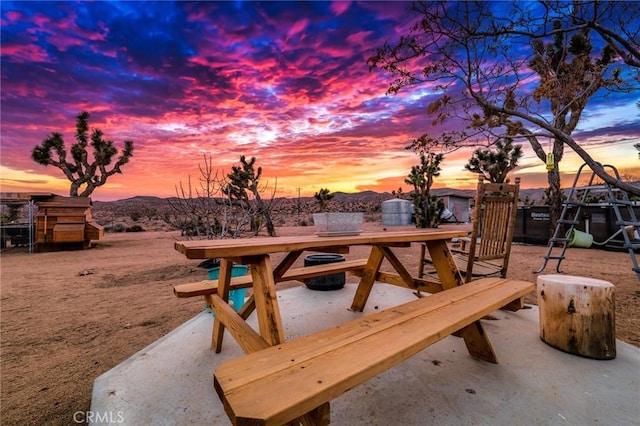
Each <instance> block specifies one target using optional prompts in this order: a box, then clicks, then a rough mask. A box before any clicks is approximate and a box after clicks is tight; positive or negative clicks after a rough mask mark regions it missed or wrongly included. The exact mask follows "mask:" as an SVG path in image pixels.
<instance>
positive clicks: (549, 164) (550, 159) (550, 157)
mask: <svg viewBox="0 0 640 426" xmlns="http://www.w3.org/2000/svg"><path fill="white" fill-rule="evenodd" d="M553 169H554V165H553V152H548V153H547V170H548V171H551V170H553Z"/></svg>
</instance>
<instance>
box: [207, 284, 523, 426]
mask: <svg viewBox="0 0 640 426" xmlns="http://www.w3.org/2000/svg"><path fill="white" fill-rule="evenodd" d="M534 289H535V286H534V284H533V283H530V282H525V281H516V280H508V279H503V278H483V279H480V280H476V281H473V282H471V283H468V284H465V285H463V286H460V287H456V288H453V289H450V290H446V291H442V292H440V293H437V294H433V295H431V296H429V297H425V298H421V299H416V300H414V301H411V302H408V303H406V304H403V305H400V306H396V307H393V308H389V309H386V310H384V311H381V312H378V313H375V314H372V315H368V316H364V317H361V318H359V319H356V320H353V321H350V322H347V323H345V324H341V325H339V326H336V327H333V328H329V329H327V330H323V331H320V332H318V333H314V334H311V335H308V336H305V337H301V338H299V339H297V340H293V341H290V342H286V343H284V344H281V345H277V346H273V347H269V348H267V349H264V350H260V351H257V352H254V353H251V354H249V355H245V356H243V357H240V358H237V359H234V360H231V361H228V362H226V363H224V364H222V365H221V366H220V367H219V368H218V369H217V370H216V371H215V373H214V386H215V390H216V392H217V393H218V396H219V397H220V399H221V400H222V402H223V405H224V409H225V411H226V413H227V415H228V416H229V418H230V419H231V421H232V423H233V424H235V425H249V424H251V425H258V424H260V425H283V424H288V423H289V422H292V421H294V420H296V419H297V421H301V422H303V423H304V424H314V425H315V424H322V425H325V424H328V423H329V420H330V416H329V401H331V400H332V399H334V398H336V397H337V396H339V395H341V394H342V393H344V392H346V391H347V390H349V389H351V388H353V387H355V386H357V385H359V384H361V383H363V382H365V381H367V380H368V379H370V378H372V377H374V376H376V375H378V374H379V373H381V372H383V371H385V370H387V369H389V368H391V367H393V366H394V365H396V364H399V363H400V362H402V361H404V360H405V359H407V358H409V357H411V356H413V355H414V354H416V353H417V352H419V351H421V350H422V349H424V348H426V347H427V346H429V345H431V344H433V343H435V342H437V341H439V340H441V339H443V338H444V337H446V336H448V335H450V334H452V333H455V332H456V331H458V330H460V329H462V328H464V327H466V326H468V325H470V324H472V323H474V322H475V321H477V320H479V319H481V318H482V317H483V316H485V315H487V314H489V313H491V312H493V311H495V310H497V309H499V308H501V307H502V306H504V305H506V304H508V303H510V302H511V301H513V300H515V299H518V298H521V297H523V296H524V295H526V294H528V293H530V292H531V291H534Z"/></svg>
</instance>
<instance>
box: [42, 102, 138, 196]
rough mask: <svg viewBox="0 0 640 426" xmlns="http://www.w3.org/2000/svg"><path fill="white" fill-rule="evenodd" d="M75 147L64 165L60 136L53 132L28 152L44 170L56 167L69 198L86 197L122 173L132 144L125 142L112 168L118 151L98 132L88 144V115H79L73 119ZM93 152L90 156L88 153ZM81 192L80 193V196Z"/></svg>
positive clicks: (83, 113) (131, 154)
mask: <svg viewBox="0 0 640 426" xmlns="http://www.w3.org/2000/svg"><path fill="white" fill-rule="evenodd" d="M75 136H76V143H74V144H73V145H71V161H67V151H66V150H65V147H64V139H63V138H62V134H60V133H57V132H54V133H52V134H51V135H50V136H48V137H47V138H46V139H44V140H43V141H42V143H41V144H40V145H37V146H36V147H34V148H33V151H31V158H32V159H33V160H34V161H36V162H37V163H40V164H42V165H44V166H49V165H51V166H55V167H57V168H59V169H60V170H62V173H64V175H65V176H66V177H67V179H69V180H70V181H71V188H70V189H69V195H70V196H72V197H88V196H89V195H91V194H92V193H93V191H95V189H96V188H97V187H99V186H102V185H104V184H105V183H106V182H107V179H108V178H109V176H113V175H114V174H116V173H122V170H121V168H122V166H124V165H125V164H127V163H128V162H129V159H130V158H131V157H132V156H133V142H132V141H125V142H124V149H123V150H122V153H121V154H120V156H119V157H118V160H117V161H116V163H115V164H114V165H113V167H112V168H111V170H107V166H109V165H111V162H112V161H113V156H114V155H116V154H117V153H118V150H117V149H116V147H115V146H114V145H113V142H112V141H109V140H105V139H104V137H103V133H102V131H101V130H100V129H93V131H92V132H91V142H89V113H88V112H86V111H84V112H81V113H80V114H79V115H78V116H77V118H76V135H75ZM89 144H91V147H92V148H93V152H92V156H90V155H89V153H88V152H87V149H88V146H89ZM80 191H81V192H80Z"/></svg>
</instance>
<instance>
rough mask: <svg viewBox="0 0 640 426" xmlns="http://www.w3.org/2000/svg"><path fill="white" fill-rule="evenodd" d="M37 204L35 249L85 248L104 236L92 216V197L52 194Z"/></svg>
mask: <svg viewBox="0 0 640 426" xmlns="http://www.w3.org/2000/svg"><path fill="white" fill-rule="evenodd" d="M36 206H37V213H36V220H35V229H36V232H35V251H36V252H40V251H55V250H78V249H86V248H89V247H90V246H91V240H99V239H100V238H102V237H103V236H104V228H103V227H102V226H101V225H99V224H98V223H97V222H95V221H93V220H92V218H91V198H88V197H61V196H58V195H55V196H52V197H49V198H47V199H44V200H40V201H37V202H36Z"/></svg>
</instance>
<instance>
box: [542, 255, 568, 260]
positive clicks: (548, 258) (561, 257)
mask: <svg viewBox="0 0 640 426" xmlns="http://www.w3.org/2000/svg"><path fill="white" fill-rule="evenodd" d="M565 257H566V256H545V257H544V258H545V259H547V260H550V259H564V258H565Z"/></svg>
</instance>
